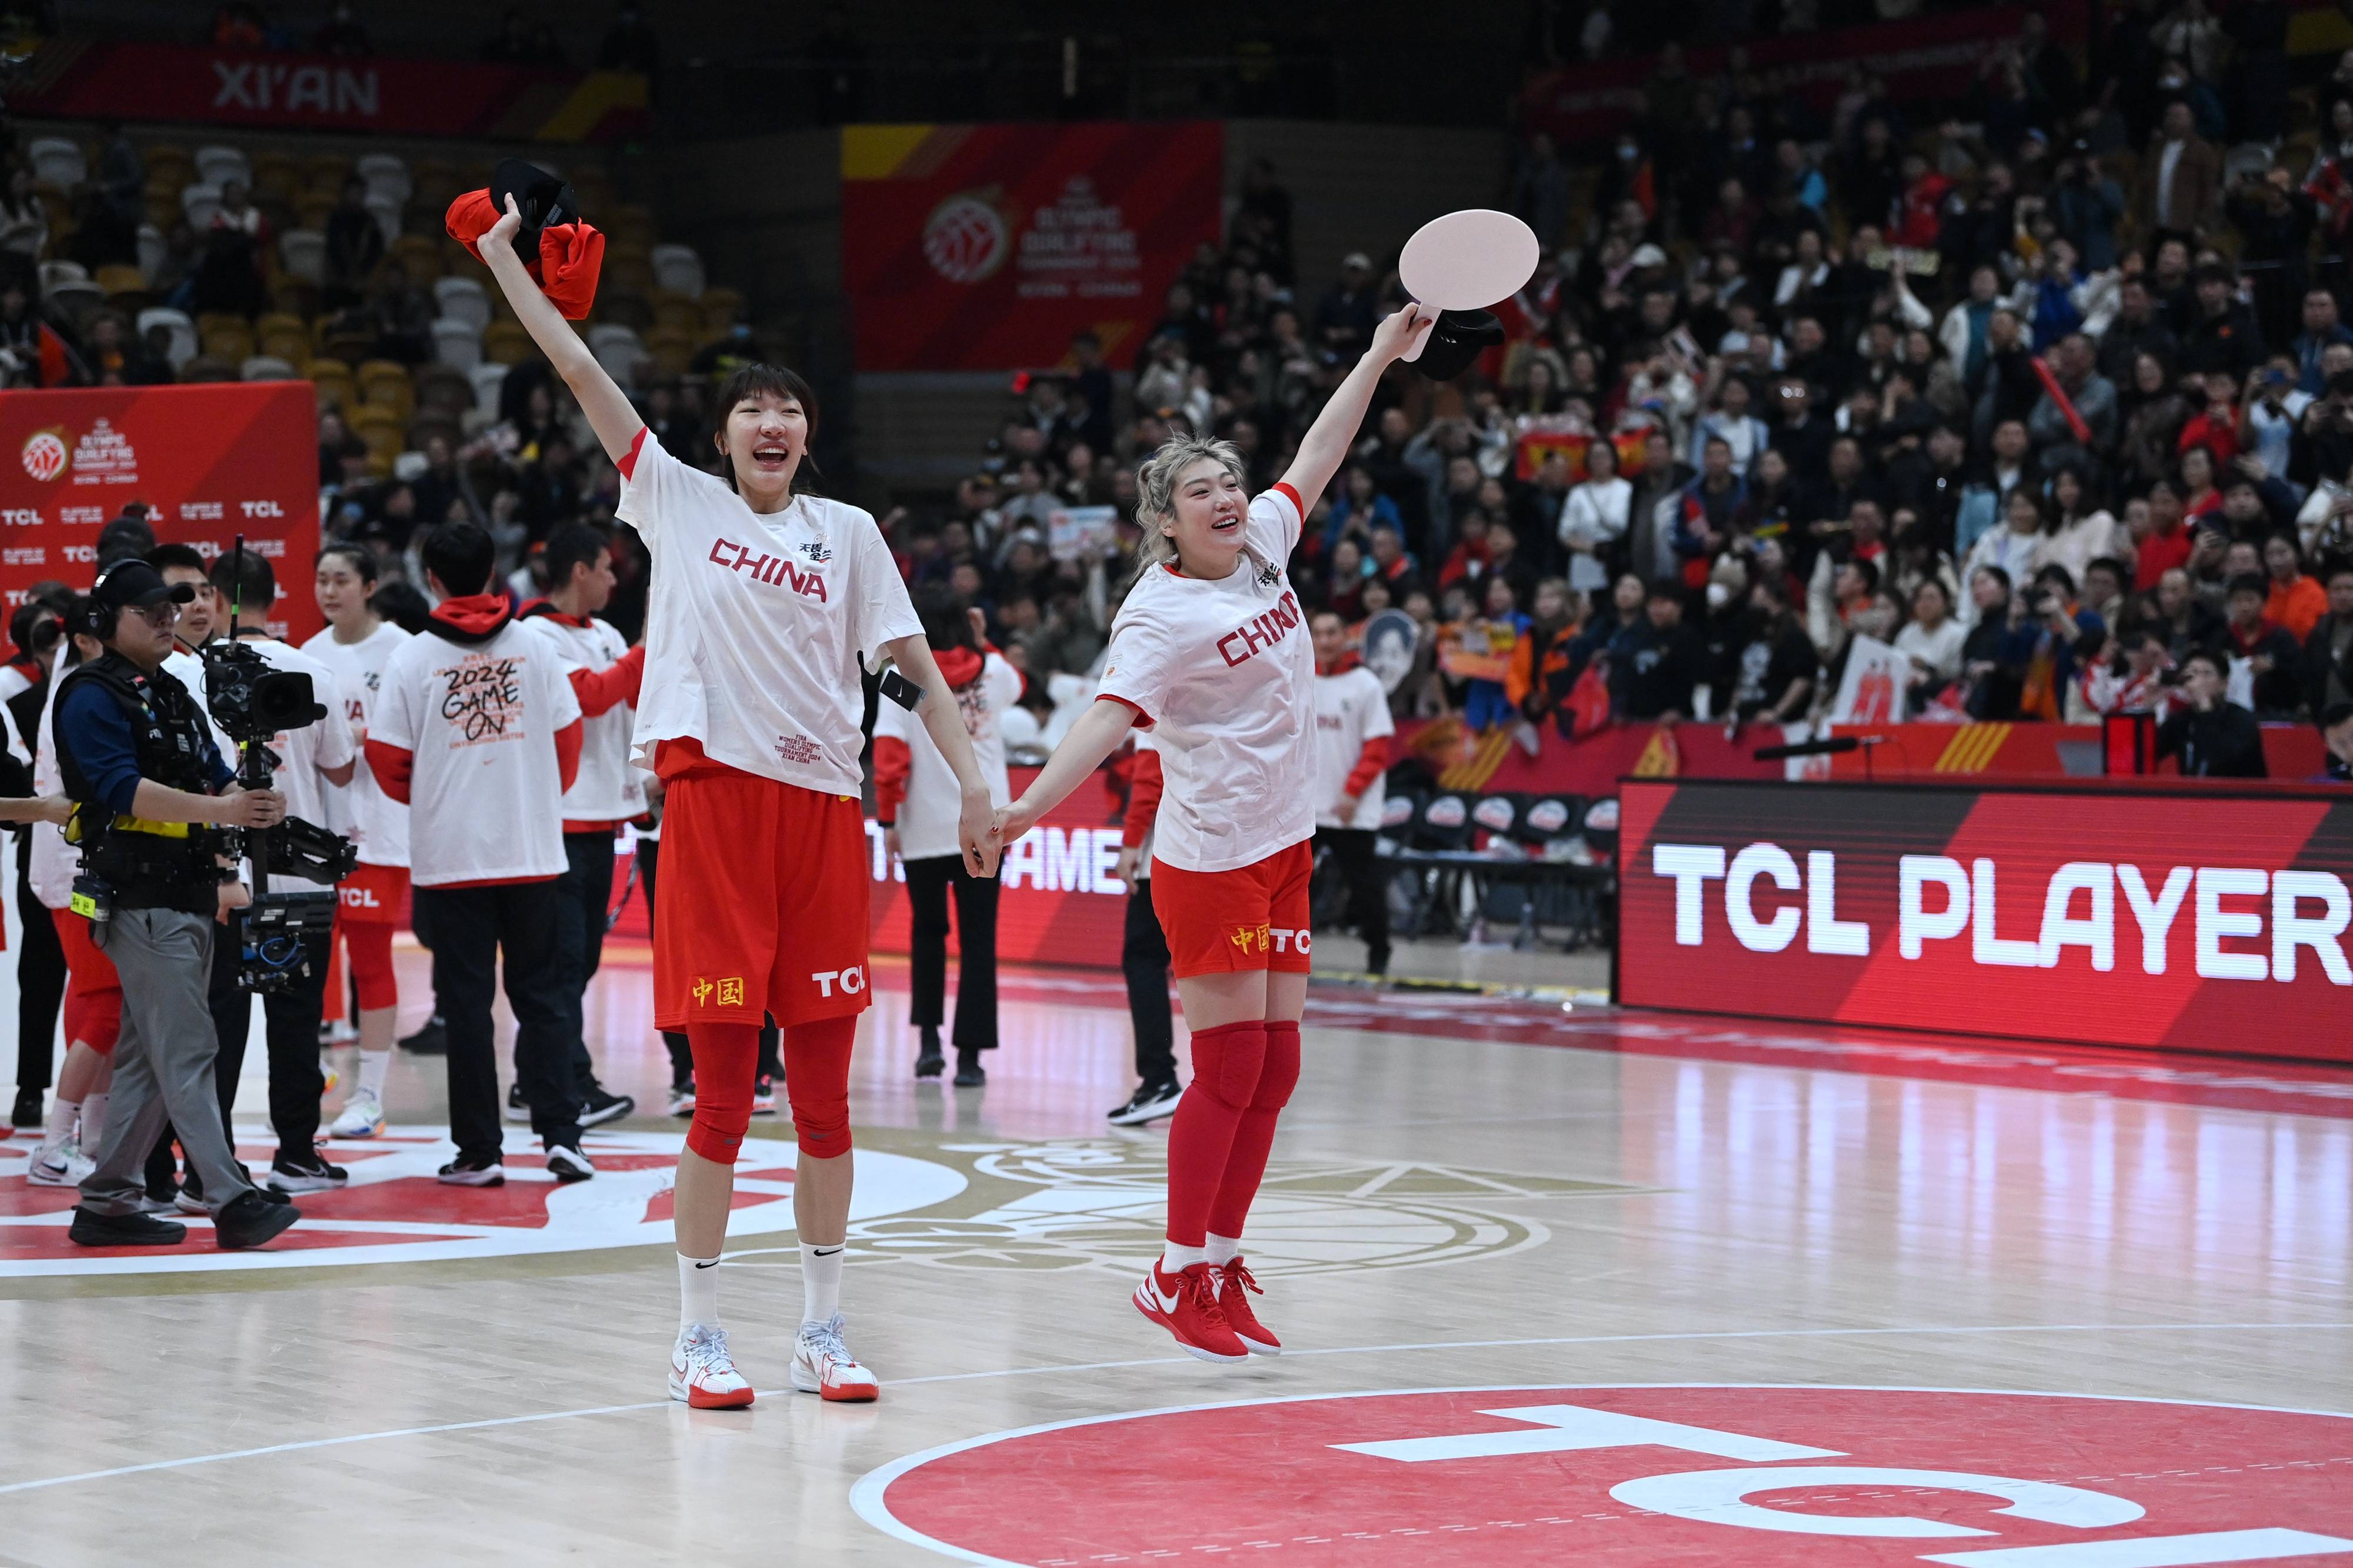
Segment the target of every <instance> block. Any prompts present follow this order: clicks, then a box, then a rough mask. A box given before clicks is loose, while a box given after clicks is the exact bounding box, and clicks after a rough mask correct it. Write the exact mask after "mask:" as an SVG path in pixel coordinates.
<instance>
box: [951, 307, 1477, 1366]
mask: <svg viewBox="0 0 2353 1568" xmlns="http://www.w3.org/2000/svg"><path fill="white" fill-rule="evenodd" d="M1430 320H1432V315H1431V313H1430V312H1429V311H1427V310H1425V309H1424V308H1423V307H1421V306H1419V305H1415V306H1409V307H1408V308H1407V309H1406V310H1400V311H1398V313H1397V314H1395V315H1393V316H1391V317H1389V318H1388V320H1387V321H1383V322H1382V323H1381V324H1380V326H1379V328H1378V329H1377V331H1375V332H1374V334H1373V344H1372V347H1371V348H1370V349H1369V350H1367V351H1366V353H1365V356H1364V357H1363V358H1362V359H1360V360H1358V361H1357V362H1356V366H1355V368H1354V369H1352V370H1350V371H1349V373H1348V374H1347V376H1346V377H1345V379H1344V380H1343V381H1342V382H1341V383H1340V384H1339V386H1338V387H1337V388H1335V390H1334V392H1333V394H1332V396H1331V400H1330V401H1329V402H1327V403H1326V404H1325V405H1324V409H1323V412H1322V413H1320V414H1318V415H1317V416H1315V422H1314V424H1313V425H1311V426H1309V427H1308V429H1307V433H1306V434H1305V435H1304V436H1303V437H1301V439H1300V443H1299V450H1298V452H1297V453H1296V454H1295V455H1294V456H1293V458H1292V462H1291V468H1290V470H1289V471H1288V472H1287V473H1286V474H1285V475H1284V476H1283V478H1282V479H1281V480H1280V481H1278V482H1277V483H1276V485H1275V487H1274V488H1273V489H1271V490H1269V491H1268V492H1266V493H1265V494H1264V495H1261V496H1260V497H1258V498H1257V499H1256V500H1251V499H1250V496H1249V494H1248V493H1247V492H1246V491H1245V490H1244V489H1243V488H1242V483H1243V478H1244V475H1245V473H1246V472H1247V469H1246V467H1245V464H1244V462H1243V459H1242V457H1241V454H1240V452H1239V451H1237V450H1236V449H1235V448H1234V447H1232V446H1231V445H1230V444H1229V443H1227V442H1222V441H1210V440H1204V439H1201V438H1198V437H1177V438H1175V439H1172V440H1170V441H1168V442H1166V443H1165V444H1164V445H1163V446H1162V447H1160V449H1159V450H1158V451H1157V452H1155V454H1154V455H1153V457H1152V458H1151V459H1150V460H1149V461H1147V462H1146V463H1145V465H1144V467H1143V469H1142V471H1141V472H1140V473H1139V474H1138V476H1137V486H1136V489H1137V504H1136V515H1137V520H1138V521H1139V522H1140V523H1141V524H1142V526H1143V529H1144V543H1143V546H1142V553H1143V554H1144V556H1145V560H1144V563H1143V566H1142V571H1141V573H1140V574H1139V575H1138V577H1137V579H1136V584H1135V586H1134V589H1132V590H1131V591H1130V592H1129V594H1128V595H1127V600H1126V602H1125V603H1124V605H1121V607H1120V612H1119V616H1118V618H1117V619H1116V620H1115V621H1114V622H1113V626H1112V635H1111V646H1110V647H1109V648H1108V649H1107V650H1106V652H1105V654H1104V659H1103V683H1102V685H1101V687H1100V688H1099V689H1098V694H1097V696H1096V700H1095V701H1094V704H1093V706H1092V708H1091V709H1090V710H1088V711H1087V712H1086V713H1085V714H1083V715H1082V716H1081V718H1080V719H1079V721H1078V722H1076V723H1075V724H1073V725H1072V726H1071V729H1070V731H1069V732H1068V733H1067V734H1065V735H1064V736H1063V738H1062V743H1061V744H1060V746H1058V747H1057V748H1055V751H1054V754H1053V755H1052V756H1051V757H1050V758H1049V759H1048V760H1047V763H1046V765H1045V767H1044V768H1043V769H1041V770H1040V771H1039V774H1038V776H1037V778H1036V779H1034V780H1033V781H1032V782H1031V783H1030V785H1029V790H1028V791H1027V792H1025V793H1024V794H1023V795H1022V797H1021V798H1020V799H1019V800H1018V801H1016V802H1014V804H1013V805H1011V806H1009V807H1008V808H1007V809H1006V810H1004V811H1000V812H998V813H997V824H996V827H995V829H994V831H995V832H996V833H997V836H998V837H997V842H998V843H1000V844H1009V843H1011V842H1013V841H1014V840H1015V839H1017V838H1018V837H1020V836H1021V835H1022V834H1023V833H1026V832H1028V831H1029V827H1030V826H1031V825H1033V824H1034V823H1036V822H1037V820H1038V819H1039V817H1040V816H1044V815H1045V814H1046V813H1047V812H1049V811H1050V810H1052V809H1053V808H1054V807H1055V806H1056V805H1060V803H1061V801H1062V800H1063V799H1064V798H1065V797H1066V796H1068V795H1070V793H1071V790H1073V789H1075V788H1077V787H1078V785H1079V784H1080V783H1081V782H1082V780H1084V779H1085V778H1086V777H1087V775H1088V774H1090V773H1093V772H1094V771H1095V769H1096V768H1097V767H1099V766H1100V765H1101V764H1102V763H1103V759H1104V758H1106V757H1108V756H1109V755H1111V753H1112V752H1113V751H1114V750H1116V749H1117V748H1118V746H1119V744H1120V742H1121V741H1122V740H1123V739H1124V737H1125V735H1126V733H1127V731H1128V730H1129V729H1130V728H1132V727H1134V726H1137V725H1141V726H1143V727H1145V728H1146V729H1152V730H1154V731H1155V736H1154V738H1155V741H1156V742H1158V744H1159V747H1160V763H1161V767H1162V769H1163V771H1164V773H1166V792H1165V793H1164V794H1163V795H1162V796H1161V801H1160V813H1159V817H1158V822H1157V826H1156V829H1155V838H1154V845H1153V856H1154V859H1155V862H1156V863H1155V866H1154V868H1153V889H1152V892H1153V902H1154V904H1155V907H1156V908H1157V909H1158V910H1159V913H1160V921H1161V924H1162V926H1163V927H1164V928H1165V929H1166V931H1167V933H1168V950H1169V952H1171V953H1172V954H1174V955H1175V960H1176V962H1175V965H1174V967H1175V969H1176V989H1177V993H1178V994H1179V995H1180V996H1181V997H1182V999H1183V1001H1184V1005H1185V1021H1186V1024H1187V1026H1189V1027H1190V1028H1191V1030H1192V1035H1193V1047H1192V1048H1193V1081H1192V1084H1191V1086H1190V1087H1189V1088H1187V1089H1186V1091H1185V1096H1184V1099H1183V1100H1182V1101H1181V1102H1180V1103H1179V1104H1178V1106H1177V1108H1176V1119H1175V1120H1174V1121H1172V1122H1171V1123H1170V1126H1169V1132H1168V1234H1167V1241H1166V1246H1165V1247H1163V1249H1162V1252H1161V1256H1160V1259H1159V1261H1157V1262H1156V1263H1155V1264H1154V1265H1153V1266H1152V1267H1151V1268H1149V1269H1148V1270H1146V1272H1145V1279H1144V1282H1143V1283H1142V1284H1140V1285H1138V1286H1137V1287H1136V1289H1135V1296H1134V1300H1135V1305H1136V1309H1137V1310H1139V1311H1141V1312H1143V1313H1144V1315H1145V1317H1147V1318H1149V1319H1151V1320H1152V1321H1154V1322H1156V1323H1158V1324H1160V1325H1161V1326H1162V1327H1164V1328H1166V1330H1167V1331H1169V1333H1170V1334H1171V1335H1173V1336H1174V1337H1175V1338H1176V1342H1177V1343H1178V1344H1179V1345H1180V1346H1182V1347H1183V1348H1184V1349H1185V1350H1186V1351H1187V1352H1188V1353H1190V1354H1192V1355H1195V1356H1198V1357H1199V1358H1200V1359H1202V1360H1204V1361H1223V1362H1232V1361H1240V1360H1241V1359H1242V1358H1243V1357H1245V1356H1246V1355H1249V1354H1250V1353H1253V1352H1255V1353H1258V1354H1261V1355H1273V1354H1278V1353H1280V1352H1281V1350H1282V1342H1281V1341H1279V1340H1278V1339H1276V1337H1275V1336H1274V1334H1273V1333H1272V1332H1271V1331H1270V1330H1268V1329H1267V1328H1266V1327H1265V1326H1264V1325H1263V1324H1261V1322H1260V1321H1258V1316H1257V1313H1256V1311H1255V1310H1254V1309H1253V1308H1252V1307H1251V1305H1250V1300H1249V1297H1250V1295H1251V1294H1253V1293H1257V1292H1258V1283H1257V1281H1256V1280H1255V1279H1253V1278H1252V1277H1251V1275H1250V1269H1249V1268H1248V1266H1247V1265H1246V1264H1245V1262H1244V1261H1243V1258H1242V1254H1241V1234H1242V1227H1243V1223H1244V1221H1245V1220H1246V1218H1247V1217H1248V1215H1249V1214H1250V1202H1251V1200H1252V1199H1253V1198H1255V1197H1256V1196H1257V1194H1258V1184H1259V1181H1260V1179H1261V1177H1262V1176H1263V1175H1264V1174H1265V1173H1266V1162H1267V1155H1268V1152H1269V1151H1270V1149H1271V1147H1272V1145H1273V1142H1274V1128H1275V1121H1276V1119H1277V1117H1278V1116H1280V1114H1281V1113H1282V1108H1283V1106H1284V1105H1285V1104H1286V1103H1287V1102H1288V1101H1289V1100H1290V1098H1291V1091H1292V1089H1293V1087H1294V1086H1295V1085H1296V1084H1297V1082H1298V1079H1299V1017H1300V1015H1301V1013H1302V1012H1303V1011H1304V1009H1305V1006H1306V1000H1307V970H1308V948H1309V945H1310V942H1311V938H1310V936H1309V933H1308V900H1307V884H1308V881H1309V878H1310V874H1311V872H1312V871H1313V868H1314V856H1313V853H1312V851H1311V850H1310V848H1309V847H1308V840H1309V839H1310V838H1311V837H1314V832H1315V813H1316V806H1317V804H1318V795H1317V793H1316V785H1315V698H1314V674H1315V663H1314V649H1313V647H1311V635H1310V634H1309V632H1308V630H1307V628H1306V627H1305V626H1302V625H1301V624H1300V622H1301V620H1302V619H1303V614H1302V611H1301V610H1300V607H1299V599H1298V596H1297V595H1295V594H1294V593H1293V591H1292V589H1291V585H1290V582H1289V580H1288V578H1287V577H1286V575H1285V573H1284V569H1283V567H1284V563H1285V562H1287V561H1288V560H1289V559H1290V558H1291V552H1292V551H1293V549H1294V548H1295V547H1296V546H1297V544H1298V542H1299V531H1300V525H1301V521H1302V519H1303V516H1304V514H1305V511H1306V509H1307V508H1308V507H1309V506H1311V505H1313V504H1314V500H1315V499H1316V498H1317V497H1320V496H1321V495H1322V494H1323V492H1324V488H1325V487H1326V486H1328V485H1329V484H1330V483H1331V482H1332V476H1333V475H1334V474H1335V472H1337V471H1338V469H1339V467H1340V464H1341V462H1342V460H1343V459H1344V458H1346V456H1347V453H1348V448H1349V446H1350V444H1351V443H1352V442H1353V441H1354V440H1355V439H1356V432H1357V429H1358V427H1359V426H1361V425H1362V424H1363V423H1364V418H1365V413H1366V409H1367V408H1368V407H1369V406H1370V405H1371V403H1372V397H1373V389H1374V388H1375V386H1376V385H1377V384H1378V383H1379V381H1380V378H1381V375H1382V373H1383V372H1384V371H1386V370H1387V369H1388V365H1389V363H1390V362H1391V361H1393V360H1395V359H1396V358H1397V357H1398V355H1399V354H1401V353H1404V352H1405V350H1406V349H1407V347H1408V346H1409V344H1410V343H1411V342H1413V339H1414V336H1415V334H1416V333H1418V332H1419V331H1421V330H1422V328H1423V327H1424V326H1425V325H1427V324H1428V323H1429V321H1430Z"/></svg>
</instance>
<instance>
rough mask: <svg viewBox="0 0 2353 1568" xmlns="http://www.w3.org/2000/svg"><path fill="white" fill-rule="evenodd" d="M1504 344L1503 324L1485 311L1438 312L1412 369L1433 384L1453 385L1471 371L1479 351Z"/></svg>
mask: <svg viewBox="0 0 2353 1568" xmlns="http://www.w3.org/2000/svg"><path fill="white" fill-rule="evenodd" d="M1503 341H1504V323H1503V322H1501V321H1497V320H1495V318H1494V317H1493V315H1492V314H1490V313H1489V312H1487V311H1485V310H1440V312H1439V313H1438V324H1437V325H1435V326H1433V327H1431V328H1430V342H1427V343H1425V344H1423V345H1422V350H1421V357H1420V358H1419V359H1418V360H1416V361H1414V362H1413V368H1414V369H1416V370H1418V371H1419V372H1421V374H1424V375H1426V376H1428V377H1429V378H1430V380H1432V381H1452V380H1453V379H1454V378H1455V377H1456V376H1458V375H1461V374H1462V373H1463V372H1464V371H1466V370H1469V369H1470V368H1471V362H1472V360H1475V359H1477V358H1478V357H1479V354H1480V352H1481V351H1482V350H1483V349H1491V348H1493V347H1495V346H1497V345H1498V344H1500V343H1502V342H1503Z"/></svg>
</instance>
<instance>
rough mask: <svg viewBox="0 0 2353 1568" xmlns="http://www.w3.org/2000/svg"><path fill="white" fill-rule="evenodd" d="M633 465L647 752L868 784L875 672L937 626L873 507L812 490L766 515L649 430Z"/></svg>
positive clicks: (837, 787) (842, 789) (633, 451)
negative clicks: (648, 587) (697, 745)
mask: <svg viewBox="0 0 2353 1568" xmlns="http://www.w3.org/2000/svg"><path fill="white" fill-rule="evenodd" d="M620 469H621V499H620V503H619V505H617V507H615V508H614V515H615V516H616V517H618V518H619V519H620V520H621V521H624V522H627V523H629V524H632V525H633V526H635V527H636V529H637V531H638V534H639V536H640V537H642V538H643V539H644V540H645V542H646V549H647V552H649V554H650V555H651V556H652V557H653V587H652V593H651V595H650V598H649V601H648V604H647V606H646V672H645V681H644V685H643V688H642V689H641V690H640V693H639V696H638V721H637V729H636V731H634V733H633V734H632V736H631V745H630V752H631V758H632V760H633V761H635V762H636V763H637V764H638V766H639V767H643V768H651V767H652V766H653V765H654V762H655V758H654V748H655V747H656V745H657V744H659V742H663V741H670V740H679V739H681V738H691V739H693V740H695V741H698V742H701V743H702V753H703V755H704V756H706V757H709V758H710V759H711V760H712V762H715V763H725V764H726V765H727V766H729V767H731V768H740V769H742V770H743V771H744V772H745V773H756V774H758V775H759V776H761V777H763V778H771V779H776V780H777V781H779V782H780V783H784V784H797V785H799V786H800V787H801V788H803V789H811V790H818V791H820V792H823V793H825V794H828V795H858V794H860V793H861V791H862V790H863V789H864V787H865V773H864V770H863V768H862V767H861V766H860V763H859V757H860V753H861V752H864V751H865V749H866V736H865V733H864V731H863V730H862V728H861V725H862V723H863V721H864V720H865V717H866V700H865V693H864V689H863V688H862V687H861V685H860V676H861V673H862V670H863V669H871V668H875V666H876V664H877V662H878V660H879V658H880V654H881V647H882V645H883V644H884V643H886V642H894V641H896V640H897V639H899V638H901V637H920V636H922V635H923V623H922V622H921V621H919V620H917V619H916V618H915V606H914V605H913V602H912V601H911V600H910V599H909V598H908V596H907V584H905V583H904V582H903V581H902V580H901V578H900V576H899V567H898V563H896V562H894V561H893V560H892V558H891V548H890V546H889V545H888V544H887V543H885V542H883V538H882V530H881V528H880V527H879V526H877V524H876V523H875V521H874V519H873V516H872V515H871V513H868V512H865V511H861V510H859V509H858V508H856V507H854V506H848V505H845V504H844V503H842V502H840V501H836V500H824V499H822V498H820V497H817V496H806V495H803V496H795V497H794V498H793V500H792V502H791V504H790V505H788V506H786V508H785V509H784V510H782V511H776V512H767V513H761V512H754V510H752V509H751V508H750V507H748V506H746V505H744V498H743V497H742V496H740V495H738V494H736V493H735V491H734V490H733V489H729V488H728V485H727V483H726V481H725V480H723V479H718V478H715V477H714V476H712V475H710V474H706V473H702V472H701V471H700V470H698V469H694V468H688V467H687V466H686V465H685V464H684V463H681V462H680V461H679V460H678V459H677V458H673V457H671V456H670V454H669V453H668V452H666V451H664V450H663V449H662V446H661V443H660V442H659V441H656V440H653V439H651V438H649V437H648V436H647V434H646V433H645V432H644V431H642V430H641V431H639V432H638V440H637V444H636V445H635V446H634V447H631V448H630V450H629V453H628V456H627V457H626V458H623V459H622V461H621V463H620ZM861 661H862V663H861Z"/></svg>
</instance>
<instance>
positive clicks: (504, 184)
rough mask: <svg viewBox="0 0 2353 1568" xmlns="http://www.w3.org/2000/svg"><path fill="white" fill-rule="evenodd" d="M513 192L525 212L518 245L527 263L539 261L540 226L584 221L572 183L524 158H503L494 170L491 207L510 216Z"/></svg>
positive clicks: (517, 250)
mask: <svg viewBox="0 0 2353 1568" xmlns="http://www.w3.org/2000/svg"><path fill="white" fill-rule="evenodd" d="M509 196H512V197H514V199H515V207H516V210H518V211H519V212H521V213H522V230H521V231H520V232H518V233H517V234H516V235H515V238H514V249H515V255H516V256H517V257H519V258H522V264H523V265H524V266H525V267H533V266H536V265H538V263H539V233H540V230H542V229H543V228H545V227H547V226H549V225H551V224H567V223H577V222H579V221H580V202H579V198H577V197H576V196H575V195H573V194H572V187H571V186H570V185H569V184H565V182H564V181H562V180H560V179H557V178H556V177H555V176H554V174H549V173H548V172H547V171H546V170H544V169H543V168H541V167H540V166H539V165H538V164H536V163H525V162H524V161H523V160H522V159H521V158H501V159H500V160H499V166H498V167H497V168H495V169H493V170H491V210H492V211H493V212H495V213H497V214H498V215H499V216H501V217H503V216H506V210H507V198H508V197H509Z"/></svg>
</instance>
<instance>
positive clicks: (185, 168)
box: [139, 142, 196, 190]
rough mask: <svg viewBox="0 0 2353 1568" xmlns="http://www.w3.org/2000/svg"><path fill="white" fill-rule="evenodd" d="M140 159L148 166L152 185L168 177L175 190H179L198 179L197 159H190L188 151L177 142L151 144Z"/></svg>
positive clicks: (140, 155)
mask: <svg viewBox="0 0 2353 1568" xmlns="http://www.w3.org/2000/svg"><path fill="white" fill-rule="evenodd" d="M139 157H140V161H141V162H142V163H145V164H146V165H147V181H148V184H154V182H156V181H157V180H160V179H164V178H167V177H168V178H169V179H171V180H172V181H173V188H174V190H177V189H178V188H179V187H180V186H181V185H185V184H188V183H189V182H190V181H192V180H194V179H195V177H196V161H195V159H194V158H192V157H190V156H189V155H188V150H187V149H186V148H185V147H183V146H181V145H180V144H179V143H178V142H149V143H147V145H146V147H145V149H144V150H142V152H141V153H140V154H139Z"/></svg>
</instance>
